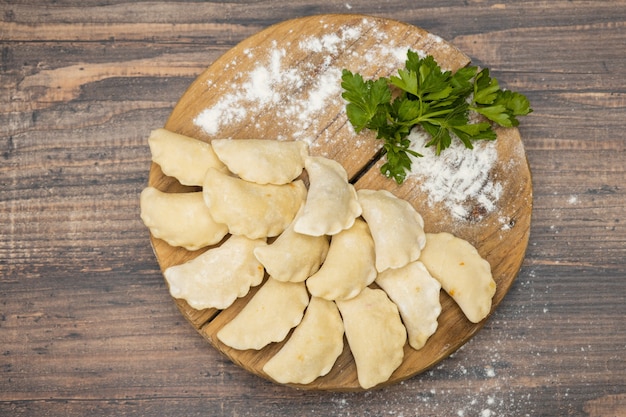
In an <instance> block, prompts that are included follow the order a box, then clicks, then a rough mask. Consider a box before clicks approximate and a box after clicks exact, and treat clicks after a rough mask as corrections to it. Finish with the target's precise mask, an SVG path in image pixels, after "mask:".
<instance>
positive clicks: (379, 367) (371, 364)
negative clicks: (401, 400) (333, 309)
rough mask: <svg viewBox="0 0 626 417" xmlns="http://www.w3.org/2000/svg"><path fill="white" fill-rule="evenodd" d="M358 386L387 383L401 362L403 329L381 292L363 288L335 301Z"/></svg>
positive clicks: (396, 310)
mask: <svg viewBox="0 0 626 417" xmlns="http://www.w3.org/2000/svg"><path fill="white" fill-rule="evenodd" d="M337 307H339V311H340V312H341V316H342V317H343V326H344V330H345V332H346V338H347V339H348V345H349V346H350V350H351V351H352V355H353V356H354V362H355V363H356V371H357V377H358V380H359V385H361V387H363V388H366V389H367V388H371V387H373V386H375V385H378V384H380V383H382V382H385V381H387V380H388V379H389V377H390V376H391V374H392V373H393V371H395V370H396V369H397V368H398V366H400V364H401V363H402V360H403V359H404V344H405V343H406V329H405V328H404V325H403V324H402V320H401V319H400V314H399V313H398V308H397V307H396V305H395V304H394V303H393V302H392V301H391V300H390V299H389V298H388V297H387V295H386V294H385V292H384V291H383V290H378V289H371V288H369V287H366V288H364V289H363V291H361V293H360V294H359V295H357V296H356V297H354V298H352V299H350V300H344V301H337Z"/></svg>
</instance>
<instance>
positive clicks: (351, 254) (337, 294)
mask: <svg viewBox="0 0 626 417" xmlns="http://www.w3.org/2000/svg"><path fill="white" fill-rule="evenodd" d="M374 260H375V254H374V241H373V240H372V236H371V235H370V232H369V229H368V227H367V224H366V223H365V222H364V221H363V220H361V219H356V221H355V222H354V225H353V226H352V227H351V228H350V229H347V230H344V231H342V232H340V233H338V234H336V235H335V236H333V237H332V240H331V241H330V248H329V249H328V254H327V255H326V260H325V261H324V263H323V264H322V267H321V268H320V270H319V271H317V272H316V273H315V274H313V275H312V276H311V277H309V279H307V280H306V285H307V288H308V289H309V292H310V293H311V294H312V295H314V296H316V297H322V298H325V299H327V300H344V299H348V298H352V297H354V296H356V295H357V294H358V293H359V292H361V290H362V289H363V288H365V287H367V286H368V285H370V284H371V283H372V282H374V279H376V267H375V266H374Z"/></svg>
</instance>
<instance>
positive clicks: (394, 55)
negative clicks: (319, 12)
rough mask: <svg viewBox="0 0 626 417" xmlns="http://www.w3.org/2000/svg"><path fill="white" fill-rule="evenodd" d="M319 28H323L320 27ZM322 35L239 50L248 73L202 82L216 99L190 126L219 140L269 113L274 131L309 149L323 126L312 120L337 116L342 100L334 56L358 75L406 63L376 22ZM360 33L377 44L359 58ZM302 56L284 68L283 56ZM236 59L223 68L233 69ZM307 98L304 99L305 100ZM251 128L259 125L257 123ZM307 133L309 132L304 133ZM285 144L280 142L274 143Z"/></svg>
mask: <svg viewBox="0 0 626 417" xmlns="http://www.w3.org/2000/svg"><path fill="white" fill-rule="evenodd" d="M320 24H322V25H325V26H328V25H327V24H326V23H325V22H323V21H320ZM327 29H328V31H327V33H325V34H324V35H321V36H309V37H306V38H303V39H302V40H300V41H299V42H298V44H297V45H294V44H286V43H281V44H280V46H279V43H278V42H277V41H274V43H273V44H272V45H271V47H270V48H269V52H268V51H267V50H264V52H263V54H260V53H258V51H257V50H256V49H255V48H247V49H246V50H244V51H243V55H242V57H241V58H242V59H245V58H247V59H249V60H253V59H254V60H255V66H254V68H253V69H252V70H251V71H248V72H245V73H244V72H241V73H237V74H236V75H235V76H234V77H233V83H232V84H231V85H228V86H219V85H216V84H215V83H213V81H212V80H209V81H208V82H207V89H208V93H209V94H213V95H215V96H219V97H220V99H219V101H218V102H217V104H215V105H213V106H212V107H209V108H206V109H203V110H202V111H201V112H200V113H199V114H198V115H197V116H196V117H195V118H194V124H196V125H197V126H199V127H200V128H202V130H203V131H204V132H205V133H206V134H207V135H209V136H212V137H216V136H220V134H221V132H222V130H223V128H224V127H226V126H228V125H231V124H238V123H244V122H246V121H247V120H249V119H254V117H255V116H256V115H258V114H268V113H269V114H272V116H273V117H272V123H273V124H275V125H276V126H279V127H283V126H293V125H294V122H295V124H297V126H298V129H287V130H289V132H288V134H289V135H290V136H291V137H292V138H293V139H297V140H303V141H306V142H308V143H309V144H310V145H311V144H312V143H313V141H314V139H315V138H314V137H312V136H317V135H319V134H323V132H322V131H323V129H324V127H325V126H319V125H318V118H317V117H316V116H317V115H319V114H320V113H321V112H323V111H326V110H327V109H328V108H335V109H337V111H338V112H341V111H342V110H343V108H344V105H345V103H344V101H343V99H342V98H341V72H342V70H343V67H344V66H343V65H337V64H336V63H335V60H336V58H337V57H339V56H342V55H345V56H348V57H350V63H351V66H352V65H353V66H354V68H352V69H353V71H361V70H362V69H363V68H367V67H368V66H371V65H372V62H376V64H377V65H378V64H379V63H380V64H381V65H380V66H381V67H384V68H385V69H387V70H395V69H396V68H399V67H401V66H402V65H403V64H404V61H405V60H406V53H407V50H408V49H409V46H400V45H397V44H396V42H395V40H389V39H388V35H387V34H386V33H385V32H383V31H381V30H380V29H379V27H378V24H377V23H376V22H375V21H372V20H368V19H363V20H362V21H361V22H360V24H358V25H354V26H348V25H346V26H340V27H327ZM364 32H367V34H368V36H370V37H373V38H374V39H376V40H377V41H378V42H377V43H376V44H375V46H373V47H372V48H371V49H370V50H369V51H368V52H367V53H365V54H359V53H358V52H356V51H355V50H353V46H354V44H355V42H357V41H358V40H359V39H360V38H361V36H362V35H363V33H364ZM299 52H305V53H307V54H308V58H307V61H305V62H300V63H298V65H297V66H287V65H285V64H284V60H285V56H286V55H287V54H288V53H299ZM238 64H240V62H237V60H234V61H233V62H231V63H228V64H227V65H226V67H228V68H236V66H237V65H238ZM305 94H306V95H305ZM256 123H257V124H255V125H254V126H255V127H256V128H258V129H262V128H263V127H264V126H262V125H259V124H258V122H256ZM307 130H308V133H307ZM277 139H284V138H277Z"/></svg>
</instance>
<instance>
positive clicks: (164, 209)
mask: <svg viewBox="0 0 626 417" xmlns="http://www.w3.org/2000/svg"><path fill="white" fill-rule="evenodd" d="M139 205H140V208H141V214H140V216H141V219H142V220H143V222H144V224H145V225H146V226H147V227H148V228H149V229H150V233H152V235H153V236H154V237H156V238H159V239H163V240H165V241H166V242H167V243H168V244H170V245H172V246H182V247H183V248H185V249H188V250H197V249H200V248H202V247H205V246H210V245H214V244H216V243H218V242H219V241H220V240H222V238H223V237H224V236H226V234H227V233H228V227H226V225H225V224H221V223H217V222H216V221H215V220H213V217H212V216H211V213H210V212H209V209H208V208H207V206H206V204H204V200H203V198H202V192H192V193H164V192H162V191H159V190H158V189H156V188H154V187H147V188H145V189H144V190H143V191H142V192H141V196H140V198H139Z"/></svg>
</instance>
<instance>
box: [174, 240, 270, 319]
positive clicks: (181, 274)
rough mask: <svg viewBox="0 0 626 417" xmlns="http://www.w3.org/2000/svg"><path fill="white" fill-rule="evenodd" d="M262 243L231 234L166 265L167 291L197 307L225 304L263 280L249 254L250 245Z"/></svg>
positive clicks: (251, 252)
mask: <svg viewBox="0 0 626 417" xmlns="http://www.w3.org/2000/svg"><path fill="white" fill-rule="evenodd" d="M263 245H266V243H265V240H263V239H256V240H251V239H248V238H246V237H243V236H231V237H230V238H229V239H228V240H227V241H226V242H224V243H223V244H222V245H221V246H219V247H216V248H212V249H209V250H208V251H206V252H204V253H203V254H201V255H199V256H197V257H196V258H194V259H192V260H190V261H188V262H185V263H183V264H180V265H175V266H171V267H169V268H167V269H166V270H165V271H164V273H163V275H164V276H165V279H166V281H167V283H168V284H169V288H170V294H172V297H174V298H182V299H184V300H186V301H187V303H188V304H189V305H190V306H191V307H193V308H195V309H197V310H201V309H204V308H217V309H224V308H227V307H229V306H230V305H231V304H232V303H233V302H234V301H235V300H236V299H237V298H238V297H243V296H244V295H246V294H247V293H248V291H250V287H253V286H256V285H259V284H260V283H261V281H263V275H264V270H263V266H262V265H261V264H260V263H259V261H257V260H256V258H255V257H254V254H253V251H254V248H256V247H259V246H263Z"/></svg>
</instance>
